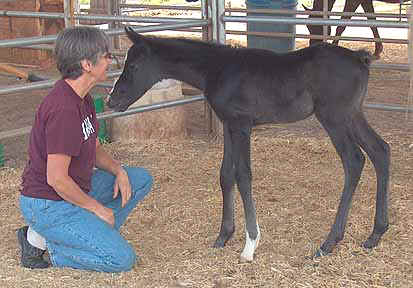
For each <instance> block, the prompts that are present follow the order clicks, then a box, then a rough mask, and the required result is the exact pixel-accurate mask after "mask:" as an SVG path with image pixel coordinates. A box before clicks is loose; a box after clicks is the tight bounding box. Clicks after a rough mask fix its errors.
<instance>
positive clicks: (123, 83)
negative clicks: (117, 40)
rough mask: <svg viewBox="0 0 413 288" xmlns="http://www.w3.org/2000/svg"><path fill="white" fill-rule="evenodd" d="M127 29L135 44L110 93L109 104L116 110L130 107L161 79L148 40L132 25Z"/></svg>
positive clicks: (130, 49) (129, 51)
mask: <svg viewBox="0 0 413 288" xmlns="http://www.w3.org/2000/svg"><path fill="white" fill-rule="evenodd" d="M125 31H126V34H127V36H128V38H129V39H130V40H131V41H132V42H133V45H132V47H130V48H129V50H128V53H127V56H126V60H125V66H124V68H123V71H122V74H121V75H120V77H119V79H118V80H117V81H116V83H115V85H114V86H113V89H112V91H111V93H110V98H109V102H108V106H109V107H110V108H112V109H114V110H115V111H125V110H126V109H128V107H129V106H130V105H131V104H132V103H134V102H135V101H137V100H138V99H139V98H141V97H142V96H143V95H144V94H145V92H146V91H148V90H149V89H150V88H151V87H152V86H153V85H154V84H155V83H156V82H158V81H159V80H161V76H160V73H159V71H158V69H157V67H158V66H157V63H156V60H155V59H154V56H153V55H152V53H151V49H150V46H149V43H148V41H147V40H146V39H145V38H144V37H143V36H141V35H139V34H138V33H136V32H135V31H133V30H132V28H130V27H126V28H125Z"/></svg>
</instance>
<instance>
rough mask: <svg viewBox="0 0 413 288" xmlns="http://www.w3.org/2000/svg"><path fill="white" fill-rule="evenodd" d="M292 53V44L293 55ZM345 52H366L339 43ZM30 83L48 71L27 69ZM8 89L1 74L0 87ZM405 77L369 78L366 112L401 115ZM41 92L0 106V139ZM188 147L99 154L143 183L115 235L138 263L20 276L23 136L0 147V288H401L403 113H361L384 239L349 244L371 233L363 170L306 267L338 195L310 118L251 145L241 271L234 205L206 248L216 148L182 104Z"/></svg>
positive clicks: (330, 161)
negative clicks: (218, 244)
mask: <svg viewBox="0 0 413 288" xmlns="http://www.w3.org/2000/svg"><path fill="white" fill-rule="evenodd" d="M303 45H305V44H304V42H303V43H301V42H300V43H298V44H297V46H298V47H300V46H303ZM343 46H346V47H350V48H359V47H366V48H367V49H369V50H370V51H373V48H374V47H373V46H372V45H370V44H365V45H361V44H357V45H356V44H354V43H350V44H349V43H343ZM383 54H384V55H383V57H382V59H381V60H380V62H383V63H407V48H406V46H405V45H395V44H385V46H384V52H383ZM27 69H31V70H32V71H37V73H38V74H40V75H52V74H53V73H54V72H52V71H43V70H36V69H37V68H36V67H28V68H27ZM12 83H16V80H14V79H12V78H7V77H4V75H2V77H0V84H1V85H7V84H12ZM408 90H409V74H408V73H405V72H395V71H382V70H373V71H372V72H371V77H370V82H369V91H368V98H367V102H368V103H386V104H394V105H403V106H406V104H407V103H408ZM45 93H46V92H45V91H33V92H25V93H21V94H10V95H2V96H0V120H1V121H0V131H5V130H10V129H17V128H21V127H24V126H27V125H30V124H31V123H32V121H33V115H34V112H35V110H36V107H37V105H38V104H39V103H40V101H41V99H42V97H43V96H44V95H45ZM187 109H189V111H191V113H192V116H191V118H192V119H191V121H190V123H192V124H191V125H188V127H187V129H188V132H189V133H188V134H189V136H188V137H185V138H171V139H146V140H140V141H134V142H133V141H131V142H128V143H126V142H124V143H111V144H107V145H106V148H107V149H108V150H110V151H111V152H112V153H113V154H114V155H115V157H116V158H118V159H120V160H121V161H122V162H124V163H126V164H129V165H138V166H143V167H146V168H147V169H149V170H150V171H151V172H152V174H153V176H154V179H155V181H154V187H153V190H152V192H151V193H150V195H149V196H148V197H147V198H146V199H145V200H144V201H143V202H142V204H141V205H140V206H139V207H138V208H137V209H136V210H135V211H134V212H133V213H132V215H131V217H130V218H129V219H128V221H127V223H126V224H125V226H124V227H123V228H122V230H121V231H122V234H123V235H124V236H125V238H126V239H127V240H128V241H130V242H131V243H132V245H133V246H134V247H135V249H136V251H137V254H138V255H139V256H140V257H141V261H140V262H139V263H138V264H137V265H136V266H135V267H134V269H133V270H132V271H130V272H127V273H121V274H103V273H94V272H84V271H77V270H72V269H56V268H52V269H48V270H45V271H31V270H28V269H24V268H21V267H20V266H19V249H18V245H17V242H16V236H15V230H16V229H17V228H19V227H20V226H21V225H23V219H22V217H21V216H20V213H19V210H18V194H19V186H20V175H21V172H22V169H23V167H24V162H25V159H26V157H27V155H26V152H25V151H26V149H27V148H26V147H27V136H21V137H14V138H9V139H6V140H0V141H1V142H0V143H2V144H3V145H4V146H5V158H6V167H5V168H2V169H0V197H1V198H0V199H1V201H0V213H1V214H0V215H1V217H2V218H3V220H2V221H1V223H0V227H1V231H2V235H1V236H0V241H1V242H2V243H3V245H1V246H0V271H1V272H0V286H1V287H91V288H92V287H220V288H222V287H413V262H412V259H413V245H412V244H411V243H412V242H413V213H412V207H413V203H412V193H411V190H410V189H411V187H412V184H413V182H412V177H411V175H413V174H412V172H413V171H412V169H413V162H412V160H413V156H412V153H413V151H412V149H413V147H412V143H413V142H412V137H411V135H412V132H413V131H412V129H413V128H412V125H411V124H412V117H413V115H412V114H411V113H409V114H407V113H405V112H385V111H380V110H366V115H367V118H368V120H369V122H370V124H371V125H372V126H373V127H374V129H376V131H377V132H378V133H379V134H380V135H381V136H382V137H383V138H384V139H385V140H386V141H387V142H388V143H389V144H390V145H391V149H392V168H391V185H390V191H391V194H390V205H389V217H390V224H391V226H390V229H389V230H388V232H387V233H386V234H385V235H384V236H383V239H382V241H381V242H380V244H379V246H378V247H377V248H375V249H373V250H371V251H366V250H363V249H361V248H360V244H361V242H362V241H364V240H365V239H366V238H367V237H368V235H369V233H370V232H371V229H372V225H373V221H374V219H373V217H374V208H375V190H376V180H375V176H374V169H373V167H372V165H371V163H370V162H369V161H368V162H367V164H366V167H365V170H364V172H363V174H362V178H361V180H360V184H359V186H358V189H357V191H356V193H355V195H354V199H353V206H352V209H351V211H350V216H349V219H348V226H347V230H346V234H345V238H344V240H343V241H342V242H341V243H340V245H339V246H338V247H337V249H335V250H334V252H333V253H332V255H330V256H327V257H323V258H321V259H318V260H310V259H307V257H306V256H309V255H311V254H312V253H313V252H314V251H315V250H316V249H317V247H319V245H320V244H321V243H322V241H323V240H324V239H325V237H326V235H327V233H328V231H329V229H330V226H331V224H332V223H333V221H334V216H335V212H336V209H337V206H338V200H339V197H340V193H341V190H342V186H343V170H342V167H341V162H340V160H339V158H338V156H337V155H336V153H335V151H334V148H333V147H332V145H331V144H330V141H329V139H328V138H327V136H326V134H325V132H324V131H323V130H322V129H321V128H320V125H319V124H318V122H317V121H316V120H315V119H314V118H313V117H311V118H309V119H307V120H305V121H301V122H297V123H294V124H289V125H266V126H262V127H257V128H255V129H254V133H253V136H252V169H253V191H254V198H255V200H256V206H257V217H258V221H259V224H260V227H261V232H262V240H261V242H260V246H259V247H258V249H257V251H256V255H255V260H254V262H253V263H250V264H241V263H239V260H238V259H239V254H240V252H241V250H242V248H243V245H244V237H245V232H244V229H243V227H244V223H243V211H242V205H241V201H240V199H239V197H238V196H237V198H236V212H237V213H236V225H237V231H236V233H235V234H234V237H233V239H232V240H230V241H229V242H228V244H227V246H226V248H224V249H213V248H211V246H212V244H213V242H214V240H215V238H216V236H217V233H218V231H219V226H220V217H221V205H222V202H221V201H222V200H221V193H220V188H219V167H220V160H221V157H222V150H223V149H222V144H221V143H219V142H216V141H211V140H210V139H209V137H208V135H207V134H206V129H205V125H203V121H204V120H205V115H204V108H203V105H202V103H195V104H190V105H188V108H187Z"/></svg>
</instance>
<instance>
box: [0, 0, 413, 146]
mask: <svg viewBox="0 0 413 288" xmlns="http://www.w3.org/2000/svg"><path fill="white" fill-rule="evenodd" d="M65 1H67V0H65ZM209 4H210V6H209V7H210V10H208V9H207V6H206V5H207V4H206V0H202V5H201V13H202V17H203V19H194V18H168V17H135V16H108V15H83V14H75V15H72V17H73V18H74V19H77V20H100V21H109V22H131V23H135V22H138V23H151V24H155V25H148V26H144V27H134V28H133V29H134V30H135V31H136V32H140V33H144V32H155V31H162V30H175V29H184V28H193V27H205V26H208V25H209V26H210V27H211V31H212V34H213V35H212V38H213V39H214V41H216V42H218V43H221V44H224V43H225V38H226V30H225V23H227V22H238V23H240V22H241V23H243V22H244V23H247V22H255V23H278V24H295V25H297V24H298V25H307V24H312V25H330V26H340V25H345V26H357V27H385V28H408V27H409V24H408V23H407V22H406V21H388V20H381V21H373V20H341V19H339V20H338V19H337V20H336V19H323V18H311V19H308V18H297V17H292V18H283V17H279V16H277V15H272V16H271V17H269V16H228V15H226V11H228V9H227V10H226V9H225V7H224V1H221V0H210V1H209ZM132 6H133V7H135V6H136V7H146V8H151V9H177V10H181V8H183V6H178V7H177V6H173V7H174V8H168V6H157V5H155V6H154V5H122V4H121V5H120V7H125V8H132ZM186 8H188V9H187V10H195V9H199V8H193V7H191V8H190V7H186ZM230 10H234V9H230ZM243 10H244V11H245V12H246V11H247V10H245V9H243ZM248 11H250V10H248ZM254 11H255V10H254ZM260 11H261V10H260ZM272 11H275V12H276V13H278V12H280V11H279V10H272ZM281 12H282V11H281ZM284 12H285V13H287V14H288V13H290V14H292V12H291V10H287V11H284ZM294 14H295V13H294ZM297 14H299V13H297ZM304 14H314V15H318V14H319V15H325V13H324V12H321V14H320V12H304ZM326 15H335V16H337V15H340V16H341V15H342V14H341V13H336V12H328V13H327V14H326ZM2 16H4V17H10V16H12V17H37V18H55V19H57V18H58V19H65V20H67V13H66V12H65V13H46V12H27V11H4V10H0V17H2ZM377 16H379V15H377ZM105 32H106V33H107V34H108V35H110V36H116V35H120V34H123V33H124V29H110V30H105ZM199 32H201V31H199ZM56 37H57V35H49V36H41V37H26V38H19V39H13V40H12V39H10V40H0V48H1V47H38V48H43V47H44V46H42V44H45V43H52V42H54V41H55V40H56ZM340 39H341V38H340ZM390 40H391V39H389V41H390ZM373 41H376V39H373ZM46 49H50V47H49V46H47V47H46ZM372 68H373V69H391V70H398V71H406V72H407V71H409V66H408V64H375V63H373V64H372ZM120 73H121V71H111V72H108V77H115V76H118V75H119V74H120ZM56 80H57V79H51V80H46V81H40V82H34V83H27V84H21V85H14V86H8V87H4V88H0V95H4V94H10V93H16V92H22V91H29V90H34V89H45V88H50V87H52V86H53V85H54V83H55V81H56ZM108 85H109V84H100V85H98V86H103V87H107V86H108ZM204 99H205V98H204V97H203V95H199V96H195V97H192V98H189V99H184V100H177V101H168V102H162V103H157V104H154V105H146V106H140V107H136V108H133V109H130V110H127V111H125V112H113V111H112V112H104V113H100V114H98V119H109V118H114V117H122V116H126V115H131V114H135V113H141V112H145V111H152V110H157V109H162V108H167V107H173V106H177V105H183V104H187V103H192V102H195V101H202V100H204ZM364 107H366V108H368V109H379V110H385V111H397V112H413V109H411V108H409V107H399V106H391V105H385V104H373V103H369V104H367V103H366V104H365V105H364ZM30 129H31V127H30V126H27V127H23V128H20V129H14V130H10V131H5V132H0V140H1V139H4V138H8V137H14V136H19V135H23V134H26V133H29V132H30Z"/></svg>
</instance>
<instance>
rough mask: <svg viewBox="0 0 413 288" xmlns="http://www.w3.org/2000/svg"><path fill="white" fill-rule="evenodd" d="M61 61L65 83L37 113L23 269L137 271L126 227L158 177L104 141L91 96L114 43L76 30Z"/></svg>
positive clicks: (25, 203) (27, 176) (26, 175)
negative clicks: (113, 152) (116, 154)
mask: <svg viewBox="0 0 413 288" xmlns="http://www.w3.org/2000/svg"><path fill="white" fill-rule="evenodd" d="M55 57H56V61H57V68H58V70H59V71H60V73H61V76H62V79H60V80H58V81H57V82H56V84H55V86H54V88H53V89H52V90H51V91H50V93H49V94H48V95H47V96H46V97H45V98H44V100H43V102H42V103H41V105H40V106H39V108H38V110H37V113H36V117H35V121H34V124H33V128H32V132H31V135H30V144H29V161H28V163H27V165H26V167H25V170H24V172H23V176H22V178H23V189H22V192H21V196H20V208H21V212H22V214H23V217H24V219H25V221H26V223H27V224H28V226H24V227H22V228H20V229H19V230H18V232H17V235H18V241H19V244H20V246H21V253H22V254H21V262H22V265H23V266H24V267H28V268H47V267H49V266H51V265H52V266H55V267H72V268H78V269H85V270H95V271H105V272H120V271H127V270H130V269H131V268H132V267H133V265H134V263H135V261H136V254H135V251H134V249H133V248H132V246H131V245H130V244H129V243H128V242H127V241H126V240H125V239H124V238H123V237H122V236H121V235H120V234H119V228H120V226H121V225H122V224H123V223H124V222H125V220H126V218H127V216H128V215H129V213H130V212H131V211H132V209H133V208H135V206H136V205H137V203H138V202H139V201H140V200H142V199H143V198H144V197H145V195H147V194H148V192H149V191H150V189H151V185H152V177H151V175H150V174H149V173H148V172H147V171H146V170H145V169H143V168H134V167H123V166H121V165H120V164H119V163H118V162H117V161H115V160H114V159H113V158H112V157H111V156H110V155H109V154H108V153H106V152H105V150H104V149H103V147H102V146H100V144H99V141H98V140H97V130H98V122H97V119H96V111H95V108H94V104H93V99H92V97H91V95H90V94H89V91H90V89H91V88H93V87H94V86H95V84H96V83H97V82H100V81H103V80H105V79H106V70H107V68H108V66H109V64H110V62H111V54H110V52H109V39H108V37H107V35H106V34H105V33H104V32H103V31H101V30H99V29H96V28H92V27H74V28H68V29H65V30H63V31H62V32H60V34H59V35H58V38H57V40H56V46H55ZM95 167H96V168H98V169H95ZM46 250H47V252H48V255H49V257H48V258H47V257H44V256H45V255H44V254H45V253H44V252H45V251H46Z"/></svg>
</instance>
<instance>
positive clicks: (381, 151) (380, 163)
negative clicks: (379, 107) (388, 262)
mask: <svg viewBox="0 0 413 288" xmlns="http://www.w3.org/2000/svg"><path fill="white" fill-rule="evenodd" d="M354 132H355V136H356V140H357V142H358V143H359V144H360V146H361V147H362V148H363V150H364V151H365V152H366V153H367V155H368V156H369V158H370V159H371V162H372V163H373V165H374V168H375V170H376V175H377V195H376V215H375V218H374V228H373V232H372V233H371V235H370V236H369V238H368V239H367V240H366V241H365V242H364V243H363V247H364V248H372V247H375V246H377V244H378V243H379V241H380V238H381V236H382V235H383V234H384V232H386V231H387V229H388V227H389V220H388V215H387V209H388V189H389V174H390V172H389V170H390V146H389V144H387V143H386V142H385V141H384V140H383V139H382V138H381V137H380V136H379V135H377V133H376V132H374V130H373V129H372V128H371V127H370V125H369V124H368V123H367V121H366V119H365V117H364V115H363V113H362V112H360V113H358V114H357V115H356V117H355V119H354Z"/></svg>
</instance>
